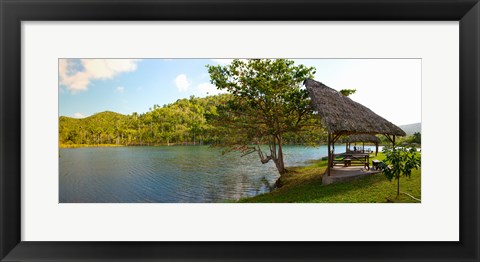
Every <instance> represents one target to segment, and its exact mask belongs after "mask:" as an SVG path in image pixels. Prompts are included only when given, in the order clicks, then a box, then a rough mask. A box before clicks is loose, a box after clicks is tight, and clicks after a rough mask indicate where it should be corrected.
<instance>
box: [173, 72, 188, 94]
mask: <svg viewBox="0 0 480 262" xmlns="http://www.w3.org/2000/svg"><path fill="white" fill-rule="evenodd" d="M175 85H176V86H177V89H178V91H180V92H183V91H187V90H188V88H189V87H190V81H188V79H187V75H186V74H179V75H178V76H177V77H176V78H175Z"/></svg>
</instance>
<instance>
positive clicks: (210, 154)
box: [59, 145, 344, 203]
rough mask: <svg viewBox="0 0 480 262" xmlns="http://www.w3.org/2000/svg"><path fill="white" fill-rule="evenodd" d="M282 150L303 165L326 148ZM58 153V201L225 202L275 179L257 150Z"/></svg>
mask: <svg viewBox="0 0 480 262" xmlns="http://www.w3.org/2000/svg"><path fill="white" fill-rule="evenodd" d="M340 148H342V146H341V145H338V147H337V150H338V151H342V150H341V149H340ZM343 148H344V147H343ZM284 154H285V157H284V160H285V164H286V166H287V167H288V166H301V165H307V164H308V162H309V161H311V160H315V159H319V158H321V157H323V156H325V155H327V148H326V146H321V147H304V146H285V147H284ZM60 156H61V157H60V158H59V161H60V167H59V173H60V177H59V180H60V181H59V182H60V183H59V187H60V191H59V197H60V199H59V201H60V203H151V202H154V203H181V202H185V203H197V202H201V203H212V202H225V201H229V200H237V199H239V198H242V197H249V196H255V195H258V194H261V193H265V192H268V191H269V190H270V188H271V187H272V186H273V184H274V183H275V181H276V180H277V178H278V177H279V174H278V172H277V170H276V168H275V164H274V163H273V162H269V163H267V164H261V163H260V161H259V157H258V155H257V154H256V153H254V154H250V155H247V156H244V157H240V154H239V153H235V152H233V153H228V154H225V155H222V153H221V151H220V150H218V149H212V148H210V147H208V146H170V147H168V146H158V147H100V148H64V149H60Z"/></svg>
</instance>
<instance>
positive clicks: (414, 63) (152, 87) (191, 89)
mask: <svg viewBox="0 0 480 262" xmlns="http://www.w3.org/2000/svg"><path fill="white" fill-rule="evenodd" d="M294 60H295V64H304V65H307V66H314V67H315V68H316V72H317V73H316V74H315V77H314V78H315V80H317V81H320V82H322V83H324V84H326V85H327V86H329V87H331V88H333V89H336V90H340V89H346V88H348V89H357V92H356V93H355V94H354V95H352V96H351V98H352V99H353V100H355V101H357V102H359V103H361V104H363V105H365V106H367V107H369V108H370V109H372V110H373V111H374V112H376V113H377V114H379V115H380V116H382V117H384V118H386V119H387V120H389V121H391V122H393V123H395V124H397V125H403V124H411V123H417V122H421V60H420V59H294ZM230 61H231V60H230V59H60V60H59V114H60V115H62V116H70V117H79V118H80V117H86V116H90V115H92V114H95V113H99V112H103V111H107V110H108V111H114V112H118V113H122V114H131V113H133V112H137V113H144V112H147V111H149V108H153V105H155V104H157V105H160V106H162V105H164V104H169V103H173V102H175V101H176V100H177V99H179V98H188V97H190V96H191V95H195V96H198V97H205V96H207V95H213V94H218V93H219V91H218V90H217V89H216V88H215V87H214V86H213V85H211V84H210V79H209V76H208V73H207V69H206V67H205V65H207V64H210V65H217V64H221V65H226V64H228V63H229V62H230Z"/></svg>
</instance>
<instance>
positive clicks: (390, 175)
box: [380, 146, 420, 197]
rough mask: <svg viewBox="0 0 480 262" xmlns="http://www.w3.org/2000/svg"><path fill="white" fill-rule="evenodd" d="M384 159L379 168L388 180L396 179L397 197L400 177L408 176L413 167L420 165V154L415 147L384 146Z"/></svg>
mask: <svg viewBox="0 0 480 262" xmlns="http://www.w3.org/2000/svg"><path fill="white" fill-rule="evenodd" d="M383 153H384V154H385V159H384V160H383V162H382V163H381V164H380V169H381V170H382V172H383V174H384V175H385V176H386V177H387V179H388V180H389V181H392V180H393V179H396V180H397V197H398V195H399V194H400V177H401V175H402V174H403V175H404V176H405V177H408V178H410V176H411V174H412V170H413V169H418V168H419V167H420V156H419V155H418V154H417V150H416V149H415V147H406V146H405V147H395V146H394V147H387V146H386V147H384V148H383Z"/></svg>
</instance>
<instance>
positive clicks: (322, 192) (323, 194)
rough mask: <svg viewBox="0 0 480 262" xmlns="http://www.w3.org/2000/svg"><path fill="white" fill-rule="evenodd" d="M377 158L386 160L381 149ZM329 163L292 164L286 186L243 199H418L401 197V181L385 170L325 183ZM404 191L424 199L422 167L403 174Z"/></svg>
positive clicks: (370, 200)
mask: <svg viewBox="0 0 480 262" xmlns="http://www.w3.org/2000/svg"><path fill="white" fill-rule="evenodd" d="M375 158H376V159H379V160H382V159H383V155H382V154H381V153H379V155H378V157H375ZM326 166H327V163H326V160H325V161H315V162H313V163H312V164H311V165H309V166H306V167H293V168H289V172H288V173H287V174H286V175H284V176H282V185H283V186H282V187H280V188H277V189H275V190H273V191H272V192H270V193H266V194H262V195H258V196H255V197H252V198H244V199H240V200H239V202H242V203H386V202H398V203H418V201H416V200H414V199H412V198H411V197H409V196H407V195H405V194H400V196H399V197H397V182H396V180H392V182H390V181H388V180H387V178H386V177H385V176H384V175H383V174H382V173H379V174H375V175H370V176H367V177H363V178H359V179H356V180H352V181H348V182H343V183H336V184H330V185H322V174H323V173H324V172H325V169H326ZM400 192H405V193H408V194H410V195H412V196H414V197H415V198H418V199H421V169H418V170H414V171H413V172H412V176H411V177H410V178H405V177H403V176H402V178H401V179H400Z"/></svg>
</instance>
